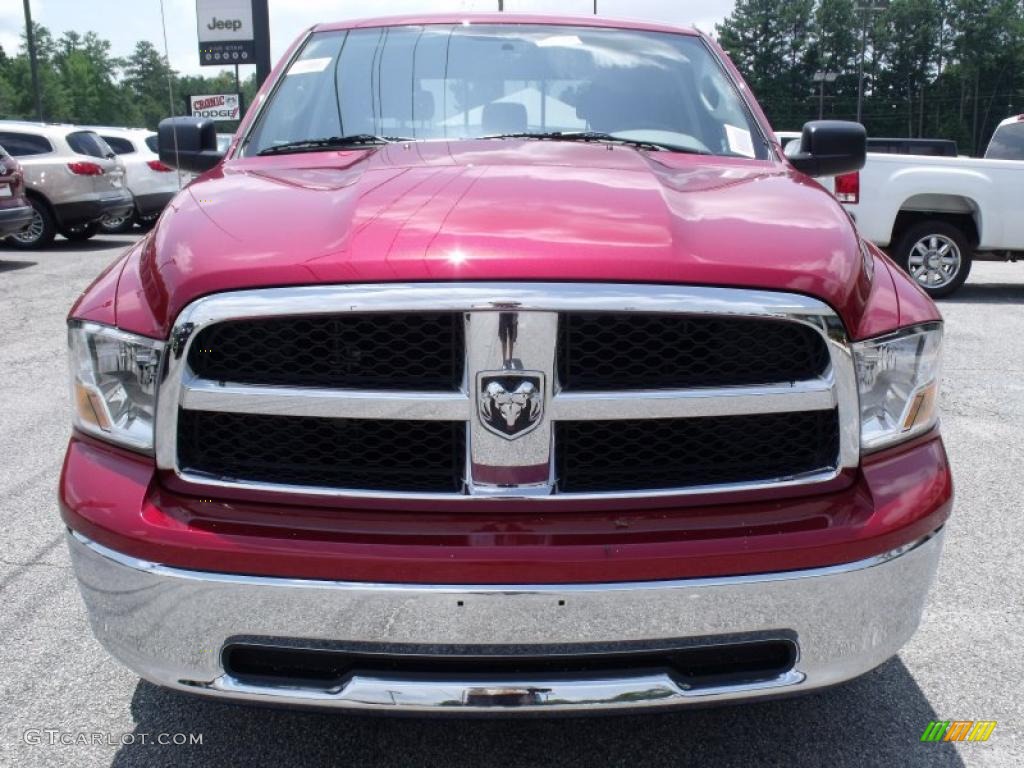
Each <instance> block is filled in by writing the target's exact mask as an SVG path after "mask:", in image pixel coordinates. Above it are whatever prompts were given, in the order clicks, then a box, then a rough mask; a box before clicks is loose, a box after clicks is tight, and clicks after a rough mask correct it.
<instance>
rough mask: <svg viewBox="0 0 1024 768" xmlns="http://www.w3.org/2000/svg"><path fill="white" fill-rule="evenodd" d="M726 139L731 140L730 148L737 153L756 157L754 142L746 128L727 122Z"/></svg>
mask: <svg viewBox="0 0 1024 768" xmlns="http://www.w3.org/2000/svg"><path fill="white" fill-rule="evenodd" d="M725 140H726V141H727V142H729V149H730V150H731V151H733V152H735V153H736V154H737V155H743V156H744V157H754V155H755V152H754V142H753V140H752V139H751V138H750V131H748V130H746V129H745V128H737V127H736V126H735V125H729V124H728V123H726V124H725Z"/></svg>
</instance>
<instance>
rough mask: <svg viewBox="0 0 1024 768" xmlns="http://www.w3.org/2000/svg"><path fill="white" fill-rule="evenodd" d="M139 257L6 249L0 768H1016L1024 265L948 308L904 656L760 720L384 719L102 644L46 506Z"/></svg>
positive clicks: (737, 711) (107, 249)
mask: <svg viewBox="0 0 1024 768" xmlns="http://www.w3.org/2000/svg"><path fill="white" fill-rule="evenodd" d="M132 240H133V237H131V236H118V237H98V238H96V239H94V240H92V241H90V242H87V243H69V242H66V241H64V240H62V239H58V241H57V243H56V244H55V245H54V247H53V248H51V249H49V250H46V251H41V252H27V253H26V252H19V251H13V250H5V249H4V248H3V246H2V245H0V590H2V602H0V691H2V693H0V723H2V730H0V766H62V767H64V766H68V767H70V766H90V767H94V766H105V765H112V766H162V765H167V766H186V765H210V766H235V765H239V766H240V765H271V766H275V767H277V766H289V765H294V766H301V767H302V768H307V767H308V766H315V765H321V764H323V765H338V766H352V767H356V766H364V765H367V766H368V765H383V766H392V765H393V766H402V767H403V768H406V767H408V766H420V765H423V766H426V765H430V766H434V765H438V766H462V765H466V766H483V765H488V766H491V765H498V766H503V767H504V766H543V765H551V766H560V767H563V768H566V767H568V766H588V767H589V766H604V765H609V766H612V765H622V766H641V765H643V766H686V765H700V766H742V767H743V768H747V766H757V765H768V766H803V765H807V766H821V765H824V766H829V768H841V767H842V766H917V765H921V766H925V765H926V766H961V765H967V766H1019V765H1024V705H1022V699H1024V697H1022V693H1021V687H1022V684H1024V640H1022V636H1024V587H1022V584H1024V554H1022V551H1021V543H1022V541H1024V479H1022V478H1024V264H978V265H976V266H975V269H974V273H973V274H972V275H971V278H970V280H969V281H968V284H967V285H966V286H965V287H964V288H963V289H961V291H960V292H959V293H958V294H957V295H956V296H955V297H953V298H952V299H949V300H946V301H944V302H942V305H941V307H942V311H943V313H944V315H945V317H946V319H947V341H946V351H945V364H944V372H943V379H944V382H943V383H944V391H943V395H942V405H943V431H944V434H945V438H946V444H947V448H948V451H949V454H950V458H951V461H952V464H953V469H954V474H955V479H956V487H957V501H956V508H955V511H954V517H953V519H952V521H951V522H950V524H949V527H948V534H947V537H946V552H945V555H944V557H943V560H942V563H941V565H940V568H939V573H938V579H937V583H936V584H935V585H934V587H933V589H932V593H931V598H930V601H929V605H928V609H927V612H926V614H925V617H924V620H923V623H922V625H921V628H920V630H919V631H918V633H917V634H916V635H915V636H914V638H913V639H912V640H911V642H910V643H909V644H908V645H907V646H906V647H905V648H904V649H903V651H902V652H901V653H900V654H899V656H898V657H896V658H893V659H891V660H890V661H888V662H886V663H885V664H883V665H882V666H881V667H879V668H878V669H876V670H875V671H873V672H871V673H869V674H867V675H865V676H864V677H862V678H860V679H858V680H856V681H853V682H851V683H848V684H846V685H843V686H839V687H836V688H833V689H830V690H828V691H826V692H823V693H819V694H815V695H810V696H806V697H801V698H793V699H785V700H779V701H772V702H766V703H758V704H748V705H739V706H728V707H719V708H713V709H703V710H686V711H679V712H674V713H668V714H659V715H647V716H615V717H598V718H593V717H592V718H580V719H532V720H523V719H517V720H468V719H463V720H450V719H397V718H396V719H391V718H377V717H354V716H349V715H338V714H333V713H328V714H323V713H310V712H296V711H286V710H268V709H260V708H253V707H248V706H240V705H231V704H221V703H216V702H209V701H206V700H200V699H196V698H192V697H188V696H185V695H183V694H178V693H174V692H169V691H164V690H161V689H158V688H156V687H154V686H152V685H149V684H147V683H144V682H141V681H140V680H139V679H138V678H137V677H136V676H135V675H133V674H132V673H131V672H129V671H128V670H126V669H124V668H122V667H121V666H119V665H118V664H117V663H116V662H114V661H113V660H112V659H111V658H109V657H108V656H107V654H106V653H105V652H104V651H103V649H102V648H101V647H100V646H99V644H98V643H97V642H96V641H95V640H94V639H93V637H92V634H91V633H90V631H89V627H88V624H87V621H86V617H85V612H84V608H83V605H82V601H81V599H80V597H79V594H78V590H77V587H76V586H75V581H74V577H73V575H72V572H71V570H70V565H69V562H68V556H67V551H66V549H65V546H64V542H63V529H62V525H61V522H60V519H59V516H58V512H57V505H56V501H55V496H56V485H57V478H58V474H59V472H60V465H61V459H62V456H63V450H64V444H65V441H66V439H67V436H68V433H69V426H68V424H69V412H68V397H67V383H66V380H67V362H66V359H65V347H66V334H65V330H64V320H65V315H66V313H67V310H68V308H69V307H70V306H71V304H72V302H73V301H74V299H75V297H76V296H77V295H78V294H79V292H80V291H81V290H82V289H83V288H85V286H86V285H88V283H89V282H90V281H91V280H92V278H93V277H94V276H95V275H96V274H97V273H98V272H99V271H100V270H101V269H102V268H103V267H104V266H105V265H107V264H108V263H109V262H110V261H111V260H112V259H114V258H115V256H116V255H117V254H118V253H119V252H120V251H121V250H122V249H123V248H124V247H125V246H127V245H129V244H130V243H131V241H132ZM930 720H996V721H998V726H997V727H996V729H995V731H994V732H993V734H992V736H991V738H990V740H989V741H988V742H985V743H962V744H951V743H921V742H920V737H921V733H922V732H923V730H924V728H925V726H926V725H927V724H928V722H929V721H930ZM176 734H185V737H184V738H185V739H186V740H187V739H189V738H192V739H195V738H196V735H198V736H199V738H201V741H202V743H201V744H193V745H181V744H175V743H174V742H175V741H180V740H181V738H182V737H180V736H177V735H176ZM161 741H163V742H168V743H159V742H161Z"/></svg>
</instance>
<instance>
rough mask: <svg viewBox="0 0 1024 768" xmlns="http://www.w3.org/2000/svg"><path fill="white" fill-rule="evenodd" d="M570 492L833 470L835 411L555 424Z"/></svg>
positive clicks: (562, 483) (561, 482) (564, 484)
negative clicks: (825, 469) (830, 468)
mask: <svg viewBox="0 0 1024 768" xmlns="http://www.w3.org/2000/svg"><path fill="white" fill-rule="evenodd" d="M555 444H556V448H557V453H556V456H557V464H558V489H559V490H560V491H562V492H564V493H585V492H596V491H629V490H639V489H645V490H646V489H658V488H678V487H684V486H692V485H715V484H718V483H736V482H756V481H758V480H771V479H775V478H783V477H787V476H791V475H799V474H802V473H805V472H813V471H816V470H821V469H824V468H827V467H832V466H834V465H835V462H836V454H837V452H838V450H839V420H838V414H837V412H836V411H835V410H829V411H806V412H802V413H767V414H757V415H753V416H714V417H703V418H693V419H644V420H636V421H564V422H559V423H557V424H556V425H555Z"/></svg>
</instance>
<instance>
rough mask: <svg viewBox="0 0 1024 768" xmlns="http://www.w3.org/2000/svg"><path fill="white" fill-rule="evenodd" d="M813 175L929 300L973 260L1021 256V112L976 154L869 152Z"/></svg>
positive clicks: (954, 283) (949, 289) (961, 276)
mask: <svg viewBox="0 0 1024 768" xmlns="http://www.w3.org/2000/svg"><path fill="white" fill-rule="evenodd" d="M788 137H789V134H781V135H780V139H782V140H785V139H787V138H788ZM794 143H798V142H794ZM794 149H795V147H794ZM997 158H998V159H997ZM820 181H821V182H822V184H824V185H825V186H826V187H827V188H829V189H831V190H832V191H833V192H834V193H835V195H836V197H837V198H838V199H839V201H840V202H842V203H843V204H844V205H845V207H846V209H847V210H848V211H849V212H850V214H851V215H852V216H853V217H854V218H855V219H856V221H857V227H858V229H859V230H860V232H861V234H862V235H863V236H864V237H865V238H866V239H867V240H870V241H871V242H873V243H875V244H876V245H878V246H879V247H882V248H885V249H886V250H887V251H888V252H889V254H890V255H891V256H892V258H893V259H894V260H895V261H896V262H897V263H898V264H900V266H902V267H903V268H904V269H906V270H907V272H909V273H910V274H911V275H912V276H913V277H914V278H915V279H916V280H917V281H918V283H919V284H920V285H921V287H922V288H924V289H925V290H926V291H927V292H928V293H929V294H930V295H931V296H932V297H934V298H940V297H943V296H948V295H949V294H951V293H953V291H955V290H956V289H957V288H959V287H960V286H961V285H963V283H964V281H965V280H966V279H967V276H968V274H969V273H970V271H971V262H972V261H973V260H975V259H978V260H995V261H1016V260H1018V259H1021V260H1024V115H1020V116H1017V117H1011V118H1009V119H1007V120H1004V121H1003V122H1002V123H1000V125H999V127H998V129H997V130H996V132H995V134H993V137H992V141H991V142H990V143H989V147H988V149H987V150H986V153H985V157H984V158H968V157H930V156H924V155H901V154H877V153H872V152H869V153H868V156H867V162H866V163H865V165H864V168H863V169H861V170H860V171H857V172H855V173H850V174H846V175H844V176H838V177H836V178H835V180H832V179H821V180H820Z"/></svg>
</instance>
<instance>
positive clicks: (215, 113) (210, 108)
mask: <svg viewBox="0 0 1024 768" xmlns="http://www.w3.org/2000/svg"><path fill="white" fill-rule="evenodd" d="M188 104H189V112H190V113H191V114H192V116H193V117H206V118H209V119H210V120H238V119H239V115H240V113H241V105H242V98H241V96H240V95H239V94H237V93H213V94H208V95H204V96H189V99H188Z"/></svg>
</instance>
